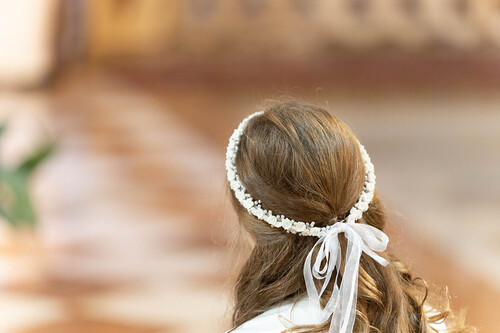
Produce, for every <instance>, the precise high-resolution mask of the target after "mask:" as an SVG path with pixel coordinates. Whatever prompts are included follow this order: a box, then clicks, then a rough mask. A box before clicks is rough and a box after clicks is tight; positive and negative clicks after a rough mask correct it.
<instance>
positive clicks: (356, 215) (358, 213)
mask: <svg viewBox="0 0 500 333" xmlns="http://www.w3.org/2000/svg"><path fill="white" fill-rule="evenodd" d="M349 216H352V217H353V218H354V220H358V219H360V218H361V216H363V213H362V212H361V211H360V210H359V209H357V208H356V207H352V208H351V210H350V212H349Z"/></svg>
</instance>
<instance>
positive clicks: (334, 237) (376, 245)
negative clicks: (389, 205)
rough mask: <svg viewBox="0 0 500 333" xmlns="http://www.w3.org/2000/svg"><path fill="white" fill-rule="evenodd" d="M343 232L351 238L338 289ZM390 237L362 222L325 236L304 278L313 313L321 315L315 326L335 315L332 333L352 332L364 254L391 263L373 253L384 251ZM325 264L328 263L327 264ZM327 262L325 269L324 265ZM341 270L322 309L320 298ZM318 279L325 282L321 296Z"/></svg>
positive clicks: (344, 225)
mask: <svg viewBox="0 0 500 333" xmlns="http://www.w3.org/2000/svg"><path fill="white" fill-rule="evenodd" d="M341 232H343V233H344V235H345V237H346V238H347V253H346V256H345V260H346V262H345V268H344V274H343V276H342V282H341V284H340V288H339V287H338V286H337V279H338V277H339V271H340V264H341V259H342V253H341V252H342V250H341V248H340V242H339V238H338V234H339V233H341ZM388 242H389V237H387V235H386V234H385V233H383V232H382V231H381V230H379V229H377V228H375V227H373V226H371V225H368V224H362V223H345V222H337V223H335V224H333V225H332V227H331V228H330V229H329V230H328V231H327V233H326V234H325V235H324V236H322V237H321V238H320V239H319V240H318V241H317V242H316V244H315V245H314V246H313V248H312V249H311V251H310V252H309V254H308V256H307V258H306V261H305V264H304V279H305V282H306V288H307V295H308V297H309V312H310V313H317V314H319V316H318V317H316V318H312V319H313V321H314V323H315V324H320V323H324V322H325V321H327V320H328V318H329V317H330V315H332V313H333V316H332V322H331V325H330V330H329V333H351V332H352V330H353V326H354V319H355V317H356V300H357V294H358V274H359V272H358V270H359V260H360V258H361V253H362V252H363V251H364V252H365V253H366V254H368V255H369V256H370V257H372V258H373V259H374V260H376V261H377V262H378V263H380V264H381V265H384V266H386V265H387V264H388V263H389V262H388V261H387V260H385V259H384V258H382V257H381V256H379V255H378V254H376V253H375V252H373V251H384V250H385V249H386V248H387V243H388ZM316 246H320V248H319V252H318V255H317V257H316V260H315V262H314V264H313V265H312V268H311V257H312V254H313V251H314V248H316ZM323 261H324V262H323ZM322 262H323V266H322ZM335 268H337V274H336V276H335V283H334V290H333V293H332V295H331V297H330V299H329V300H328V302H327V304H326V306H325V307H324V308H323V309H321V305H320V299H321V295H323V293H324V291H325V289H326V287H327V286H328V283H329V282H330V280H331V277H332V273H333V270H334V269H335ZM314 278H315V279H318V280H324V281H323V284H322V287H321V290H320V292H319V293H318V291H317V289H316V286H315V284H314Z"/></svg>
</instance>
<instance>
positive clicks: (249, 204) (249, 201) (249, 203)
mask: <svg viewBox="0 0 500 333" xmlns="http://www.w3.org/2000/svg"><path fill="white" fill-rule="evenodd" d="M252 206H253V201H252V199H245V200H244V201H243V207H245V208H246V209H250V207H252Z"/></svg>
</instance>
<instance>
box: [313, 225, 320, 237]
mask: <svg viewBox="0 0 500 333" xmlns="http://www.w3.org/2000/svg"><path fill="white" fill-rule="evenodd" d="M320 232H321V228H318V227H314V228H311V236H319V233H320Z"/></svg>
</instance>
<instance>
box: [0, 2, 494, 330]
mask: <svg viewBox="0 0 500 333" xmlns="http://www.w3.org/2000/svg"><path fill="white" fill-rule="evenodd" d="M499 88H500V1H499V0H377V1H369V0H317V1H308V0H148V1H140V0H89V1H84V0H66V1H63V0H16V1H8V0H0V120H1V122H0V125H1V126H0V198H1V200H0V332H6V333H11V332H16V333H35V332H37V333H42V332H43V333H45V332H47V333H48V332H50V333H59V332H65V333H66V332H97V333H101V332H106V333H109V332H131V333H132V332H176V333H177V332H179V333H183V332H223V331H224V330H225V329H228V328H229V325H230V324H229V321H228V318H229V315H230V308H231V303H230V292H231V279H232V278H234V274H235V273H236V271H237V267H238V265H239V262H236V261H235V259H234V258H233V257H232V256H229V255H228V253H232V252H234V251H235V249H238V247H234V246H233V245H232V244H233V243H234V241H233V239H234V234H235V233H236V232H237V230H236V229H237V226H236V225H237V223H236V220H235V215H234V213H233V212H232V210H231V207H230V204H229V200H228V193H227V190H226V187H225V173H224V153H225V147H226V142H227V139H228V137H229V135H230V134H231V133H232V131H233V129H234V128H235V127H236V126H237V124H238V123H239V122H240V121H241V119H242V118H243V116H245V115H247V114H249V113H251V112H254V111H255V110H256V109H257V108H258V107H259V106H260V105H262V104H263V103H265V101H266V100H269V99H281V98H283V97H292V98H298V99H304V100H307V101H309V102H312V103H316V104H319V105H322V106H324V107H326V108H328V109H329V110H330V111H331V112H332V113H333V114H334V115H336V116H337V117H339V118H340V119H342V120H343V121H345V122H346V123H347V124H348V125H349V126H351V128H352V129H353V130H354V132H355V133H356V134H357V135H358V137H359V138H360V140H361V141H362V142H363V143H364V144H365V146H366V147H367V150H368V151H369V152H370V155H371V157H372V160H373V161H374V164H375V166H376V172H377V176H378V177H377V186H378V191H379V194H380V195H381V196H382V198H383V200H384V201H385V203H386V205H387V209H388V215H389V218H390V219H389V220H390V223H389V226H388V234H389V236H390V238H391V244H390V245H391V248H392V251H393V252H394V253H396V255H398V256H399V257H400V258H401V259H403V260H404V262H406V263H407V264H408V265H409V266H410V268H411V269H412V271H413V273H414V274H415V275H416V276H421V277H422V278H424V279H425V280H426V281H428V282H429V284H430V285H431V288H433V289H434V288H435V289H442V288H444V287H445V286H448V288H449V291H450V295H451V305H452V308H453V309H455V310H458V309H462V308H463V309H466V311H467V318H468V320H469V322H470V323H471V324H473V325H475V326H476V327H478V328H479V332H483V333H496V332H498V331H499V327H500V320H499V319H498V313H499V310H500V218H499V216H500V206H499V204H500V177H499V172H500V93H499ZM243 256H244V254H243ZM231 258H233V259H231Z"/></svg>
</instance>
